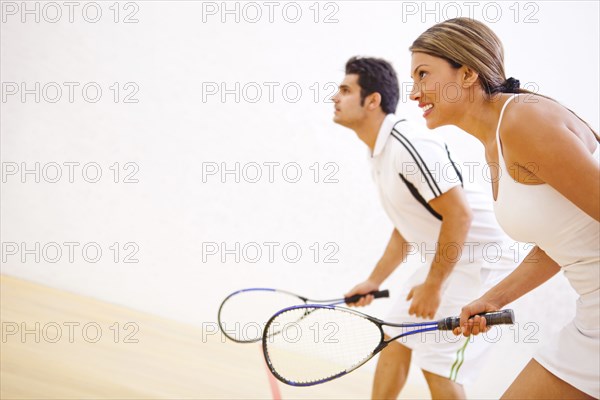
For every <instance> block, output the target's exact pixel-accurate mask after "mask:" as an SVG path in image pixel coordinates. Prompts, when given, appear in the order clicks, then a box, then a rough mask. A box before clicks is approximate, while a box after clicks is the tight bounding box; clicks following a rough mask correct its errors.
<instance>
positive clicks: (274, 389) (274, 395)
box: [259, 345, 281, 400]
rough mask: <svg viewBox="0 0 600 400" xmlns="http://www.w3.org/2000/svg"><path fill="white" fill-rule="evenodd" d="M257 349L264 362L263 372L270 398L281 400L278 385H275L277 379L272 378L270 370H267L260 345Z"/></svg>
mask: <svg viewBox="0 0 600 400" xmlns="http://www.w3.org/2000/svg"><path fill="white" fill-rule="evenodd" d="M259 349H260V355H261V358H262V359H263V361H264V362H263V365H264V366H265V371H266V373H267V379H268V380H269V387H270V388H271V398H272V399H273V400H281V392H280V391H279V385H278V384H277V379H276V378H275V377H274V376H273V374H272V373H271V370H269V367H268V366H267V362H266V361H265V360H264V355H263V351H262V345H261V346H259Z"/></svg>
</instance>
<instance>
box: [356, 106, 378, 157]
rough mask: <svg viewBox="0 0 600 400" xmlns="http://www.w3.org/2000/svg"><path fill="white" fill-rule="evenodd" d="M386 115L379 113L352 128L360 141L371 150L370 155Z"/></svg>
mask: <svg viewBox="0 0 600 400" xmlns="http://www.w3.org/2000/svg"><path fill="white" fill-rule="evenodd" d="M385 117H386V114H384V113H380V114H377V115H374V116H373V117H372V118H369V119H367V120H366V121H364V123H363V124H361V125H360V126H357V127H355V128H354V132H356V135H357V136H358V138H359V139H360V140H362V141H363V142H364V143H365V144H366V145H367V146H368V147H369V149H371V153H373V150H374V149H375V142H377V135H378V134H379V130H380V129H381V125H382V124H383V120H384V119H385Z"/></svg>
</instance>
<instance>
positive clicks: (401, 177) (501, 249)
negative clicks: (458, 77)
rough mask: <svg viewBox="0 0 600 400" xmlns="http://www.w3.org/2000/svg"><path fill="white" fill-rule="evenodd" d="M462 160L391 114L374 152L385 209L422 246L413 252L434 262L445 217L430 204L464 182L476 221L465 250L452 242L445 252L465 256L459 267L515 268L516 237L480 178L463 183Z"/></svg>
mask: <svg viewBox="0 0 600 400" xmlns="http://www.w3.org/2000/svg"><path fill="white" fill-rule="evenodd" d="M456 161H457V160H455V159H454V158H453V156H452V155H451V153H450V151H449V150H448V147H447V146H446V144H445V143H444V142H442V141H441V140H440V139H439V138H438V137H436V136H435V135H434V134H432V133H430V132H426V131H425V130H424V129H422V128H419V127H417V126H415V125H413V124H411V123H409V122H408V121H406V120H401V119H399V118H397V117H396V116H395V115H394V114H388V115H387V116H386V117H385V120H384V121H383V123H382V125H381V128H380V130H379V134H378V135H377V140H376V142H375V148H374V150H373V154H372V155H371V157H370V162H371V166H372V172H373V179H374V180H375V183H376V184H377V188H378V191H379V197H380V199H381V202H382V205H383V208H384V209H385V212H386V213H387V215H388V216H389V218H390V219H391V221H392V223H393V224H394V226H395V227H396V229H397V230H398V231H399V232H400V234H401V235H402V236H403V237H404V238H405V239H406V240H407V241H408V242H409V243H411V245H412V246H416V247H412V248H411V252H415V251H416V250H418V251H419V252H420V254H421V260H422V261H423V262H425V263H426V264H427V265H431V262H432V261H433V259H434V256H435V251H436V248H437V247H436V246H437V242H438V237H439V233H440V228H441V225H442V217H441V216H440V215H439V214H438V213H436V212H435V211H434V210H433V208H431V207H430V206H429V204H428V203H429V201H431V200H432V199H434V198H436V197H438V196H440V195H442V194H443V193H445V192H447V191H448V190H450V189H452V188H453V187H455V186H461V185H462V186H463V189H464V192H465V195H466V198H467V200H468V202H469V205H470V206H471V209H472V210H473V222H472V224H471V228H470V230H469V233H468V235H467V238H466V240H465V247H464V248H463V250H462V252H460V253H458V247H457V246H454V245H450V246H449V248H448V252H447V253H445V254H448V257H449V258H451V259H453V258H458V257H456V256H455V255H458V256H459V257H460V260H459V261H458V262H457V264H456V266H455V268H461V266H467V265H470V267H471V268H473V263H475V264H477V265H478V266H480V267H482V268H489V269H503V270H504V269H513V268H514V267H515V262H514V261H513V258H514V252H517V250H516V248H514V243H515V242H514V241H513V240H511V239H510V238H508V236H506V235H505V234H504V232H503V231H502V230H501V229H500V227H499V226H498V223H497V222H496V218H495V215H494V211H493V205H492V199H491V197H490V196H489V195H488V194H486V193H485V192H484V191H483V190H482V188H480V187H479V186H478V185H477V184H476V183H468V182H462V176H461V174H460V166H459V164H458V163H457V162H456ZM511 246H513V248H512V249H511Z"/></svg>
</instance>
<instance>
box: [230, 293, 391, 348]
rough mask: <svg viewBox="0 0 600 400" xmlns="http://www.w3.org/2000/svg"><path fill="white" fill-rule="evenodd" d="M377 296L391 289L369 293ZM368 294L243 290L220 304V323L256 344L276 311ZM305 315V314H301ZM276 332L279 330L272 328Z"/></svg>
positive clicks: (347, 300) (237, 339)
mask: <svg viewBox="0 0 600 400" xmlns="http://www.w3.org/2000/svg"><path fill="white" fill-rule="evenodd" d="M368 294H371V295H373V296H374V297H375V298H381V297H389V291H387V290H382V291H375V292H371V293H368ZM364 296H366V295H355V296H351V297H348V298H340V299H332V300H312V299H308V298H306V297H304V296H299V295H297V294H294V293H291V292H287V291H285V290H278V289H268V288H251V289H242V290H238V291H235V292H233V293H231V294H230V295H229V296H227V297H226V298H225V300H223V302H222V303H221V306H220V307H219V315H218V322H219V328H220V329H221V332H223V334H225V336H226V337H227V338H229V339H231V340H233V341H234V342H238V343H254V342H259V341H260V340H261V339H262V337H263V328H264V327H265V324H266V323H267V321H268V320H269V318H271V316H272V315H273V314H274V313H276V312H277V311H279V310H281V309H284V308H287V307H290V306H297V305H303V304H307V303H311V304H312V303H321V304H328V305H336V304H344V303H345V304H351V303H356V302H357V301H358V300H360V299H361V298H362V297H364ZM299 318H300V319H301V318H303V316H299ZM271 333H272V334H277V333H278V332H277V331H272V332H271Z"/></svg>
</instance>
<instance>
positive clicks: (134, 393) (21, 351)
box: [0, 275, 428, 399]
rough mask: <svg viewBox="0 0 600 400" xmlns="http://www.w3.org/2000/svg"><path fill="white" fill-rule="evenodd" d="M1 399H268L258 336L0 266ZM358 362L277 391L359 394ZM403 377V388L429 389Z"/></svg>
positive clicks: (284, 394)
mask: <svg viewBox="0 0 600 400" xmlns="http://www.w3.org/2000/svg"><path fill="white" fill-rule="evenodd" d="M0 289H1V290H0V301H1V302H0V321H1V323H2V341H1V343H0V345H1V351H0V398H2V399H272V398H273V391H272V389H271V386H270V384H269V375H268V372H267V370H266V369H265V366H264V360H263V358H262V352H261V350H260V345H259V344H248V345H242V344H236V343H231V342H227V341H224V339H223V338H222V336H221V335H220V334H219V333H217V332H212V329H213V327H216V324H215V325H212V324H209V325H206V326H207V329H205V332H203V331H202V329H200V328H199V327H195V326H192V325H186V324H183V323H179V322H174V321H170V320H168V319H164V318H159V317H156V316H153V315H150V314H146V313H142V312H138V311H135V310H131V309H128V308H125V307H121V306H117V305H114V304H110V303H106V302H102V301H98V300H95V299H92V298H88V297H84V296H80V295H75V294H72V293H68V292H64V291H61V290H57V289H53V288H49V287H45V286H42V285H39V284H35V283H31V282H28V281H24V280H21V279H17V278H14V277H10V276H6V275H2V276H0ZM371 379H372V372H371V371H370V370H368V369H362V370H357V371H354V372H352V373H351V374H349V375H348V376H346V377H343V378H341V379H338V380H337V381H333V382H329V383H327V384H324V385H319V386H315V387H310V388H294V387H290V386H286V385H283V384H281V383H278V384H277V388H278V390H279V391H280V394H281V398H283V399H328V398H329V399H366V398H368V397H369V394H370V386H371ZM427 396H428V393H427V391H426V390H423V388H422V387H417V388H411V387H408V388H406V389H405V391H404V392H403V394H402V397H401V398H411V399H414V398H427Z"/></svg>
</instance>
